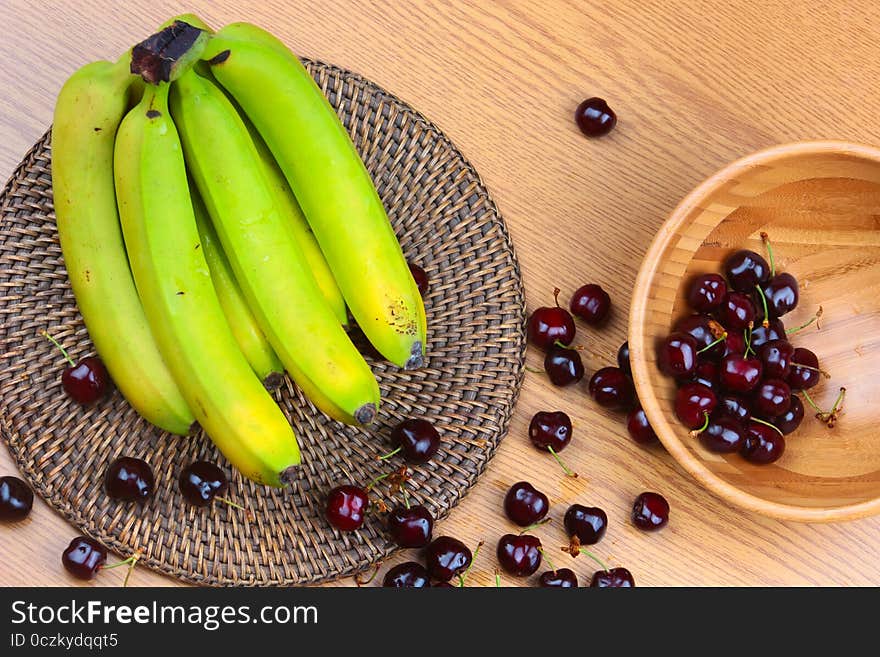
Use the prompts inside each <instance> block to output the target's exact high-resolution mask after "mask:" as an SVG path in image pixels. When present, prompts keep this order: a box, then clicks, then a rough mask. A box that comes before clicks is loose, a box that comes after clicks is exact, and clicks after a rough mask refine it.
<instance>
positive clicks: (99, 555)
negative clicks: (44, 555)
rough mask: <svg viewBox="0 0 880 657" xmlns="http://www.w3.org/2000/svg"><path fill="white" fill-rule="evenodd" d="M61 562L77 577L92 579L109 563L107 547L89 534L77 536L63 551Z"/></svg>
mask: <svg viewBox="0 0 880 657" xmlns="http://www.w3.org/2000/svg"><path fill="white" fill-rule="evenodd" d="M61 563H62V564H63V565H64V568H65V569H66V570H67V572H69V573H70V574H71V575H73V576H74V577H76V578H77V579H92V578H94V577H95V575H97V574H98V571H100V570H101V568H102V567H103V566H104V564H105V563H107V548H105V547H104V546H103V545H101V544H100V543H98V542H97V541H95V540H93V539H91V538H88V537H87V536H77V537H76V538H74V539H73V540H72V541H70V544H69V545H68V546H67V548H66V549H65V550H64V552H63V553H62V555H61Z"/></svg>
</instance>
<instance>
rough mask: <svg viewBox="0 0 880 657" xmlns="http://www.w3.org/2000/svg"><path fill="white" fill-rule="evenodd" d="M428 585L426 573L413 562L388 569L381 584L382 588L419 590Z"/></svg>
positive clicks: (420, 566)
mask: <svg viewBox="0 0 880 657" xmlns="http://www.w3.org/2000/svg"><path fill="white" fill-rule="evenodd" d="M430 585H431V580H430V576H429V575H428V571H427V570H426V569H425V567H424V566H423V565H422V564H420V563H416V562H415V561H406V562H404V563H400V564H397V565H396V566H394V567H393V568H390V569H389V570H388V572H387V573H385V579H384V580H383V582H382V586H384V587H387V588H395V589H421V588H426V587H428V586H430Z"/></svg>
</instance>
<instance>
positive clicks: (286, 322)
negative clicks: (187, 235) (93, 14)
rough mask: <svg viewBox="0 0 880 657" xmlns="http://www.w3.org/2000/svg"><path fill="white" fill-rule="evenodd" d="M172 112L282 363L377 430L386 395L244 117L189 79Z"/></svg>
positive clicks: (177, 86)
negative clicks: (333, 305)
mask: <svg viewBox="0 0 880 657" xmlns="http://www.w3.org/2000/svg"><path fill="white" fill-rule="evenodd" d="M171 108H172V115H173V117H174V121H175V123H176V125H177V126H178V128H179V130H180V135H181V141H182V142H183V148H184V153H185V155H186V160H187V164H188V165H189V168H190V171H191V172H192V176H193V179H194V181H195V183H196V186H197V187H198V189H199V193H200V194H201V196H202V199H203V200H204V201H205V205H206V207H207V208H208V213H209V215H210V216H211V219H212V221H213V224H214V228H215V229H216V230H217V234H218V235H219V236H220V241H221V243H222V244H223V250H224V252H225V253H226V256H227V257H228V258H229V261H230V263H231V265H232V269H233V271H234V272H235V278H236V281H237V282H238V284H239V286H241V289H242V291H243V292H244V294H245V298H246V299H247V300H248V305H249V306H250V308H251V310H252V311H253V313H254V315H255V316H256V318H257V321H258V323H259V325H260V328H261V329H262V330H263V333H264V334H265V335H266V337H267V338H268V339H269V343H270V344H271V345H272V347H273V349H274V350H275V353H276V354H278V357H279V358H280V359H281V362H282V363H284V366H285V367H286V368H287V371H288V372H289V373H290V375H291V376H292V377H293V378H294V380H295V381H297V383H299V384H300V385H301V387H302V388H303V390H304V391H306V390H308V389H309V388H312V389H318V390H320V391H321V392H322V393H323V395H322V397H320V398H318V399H312V401H313V402H314V403H315V404H316V405H318V404H321V403H322V402H324V401H327V400H329V401H330V402H331V403H332V408H328V409H327V412H328V414H331V415H332V414H333V413H334V412H337V411H338V410H340V409H341V410H342V411H343V412H344V413H345V416H346V418H347V419H348V420H349V421H352V422H354V423H357V424H368V423H369V422H371V421H372V420H373V418H374V417H375V415H376V411H377V409H378V405H379V386H378V384H377V383H376V379H375V377H374V376H373V373H372V371H371V370H370V367H369V366H368V365H367V363H366V361H365V360H364V358H363V356H361V354H360V353H359V352H358V351H357V349H356V348H355V346H354V345H353V344H352V343H351V341H350V340H349V338H348V336H347V335H346V334H345V331H344V330H343V328H342V327H341V326H340V324H339V321H338V319H337V318H336V317H335V315H334V314H333V312H332V311H331V309H330V306H329V305H328V304H327V302H326V300H325V299H324V297H323V295H322V293H321V290H320V289H319V288H318V285H317V283H316V282H315V278H314V276H313V275H312V273H311V272H310V270H309V266H308V262H307V260H306V259H305V256H304V255H303V252H302V249H301V247H300V246H299V244H298V243H297V241H296V239H295V238H294V235H293V233H292V232H291V231H290V230H289V228H288V227H287V226H286V225H285V224H286V222H287V218H286V217H283V216H282V215H281V212H280V211H279V208H278V204H277V201H276V196H275V194H273V193H272V190H271V188H270V186H269V183H268V181H267V178H266V176H265V174H264V170H263V166H262V164H261V162H260V160H259V155H258V154H257V150H256V147H255V146H254V143H253V140H252V139H251V137H250V135H249V134H248V131H247V128H246V127H245V125H244V123H243V122H242V119H241V117H239V115H238V113H237V112H236V110H235V107H233V105H232V103H231V102H230V101H229V100H228V99H227V98H226V95H225V94H224V93H223V92H222V91H221V90H220V89H219V88H217V87H216V86H215V85H214V84H213V83H212V82H211V81H209V80H207V79H205V78H203V77H201V76H200V75H198V74H197V73H196V72H195V71H189V72H187V73H185V74H184V75H182V76H181V77H180V79H178V80H177V81H176V82H175V83H174V85H173V87H172V93H171ZM206 127H208V128H207V129H206ZM322 410H324V409H323V408H322Z"/></svg>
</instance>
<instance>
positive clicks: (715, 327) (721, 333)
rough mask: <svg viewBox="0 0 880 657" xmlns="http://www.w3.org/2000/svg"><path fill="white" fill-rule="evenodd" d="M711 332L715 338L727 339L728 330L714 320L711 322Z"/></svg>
mask: <svg viewBox="0 0 880 657" xmlns="http://www.w3.org/2000/svg"><path fill="white" fill-rule="evenodd" d="M709 332H710V333H711V334H712V337H713V338H721V337H725V338H726V337H727V329H725V328H724V327H723V326H721V324H719V323H718V322H717V321H715V320H714V319H710V320H709Z"/></svg>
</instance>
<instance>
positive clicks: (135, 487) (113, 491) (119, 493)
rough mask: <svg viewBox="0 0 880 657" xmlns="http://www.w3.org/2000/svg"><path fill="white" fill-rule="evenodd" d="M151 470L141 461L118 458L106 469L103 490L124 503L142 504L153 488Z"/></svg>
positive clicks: (129, 457)
mask: <svg viewBox="0 0 880 657" xmlns="http://www.w3.org/2000/svg"><path fill="white" fill-rule="evenodd" d="M155 484H156V482H155V479H154V477H153V469H152V468H151V467H150V464H149V463H147V462H146V461H144V460H143V459H138V458H134V457H132V456H120V457H119V458H117V459H116V460H115V461H113V462H112V463H111V464H110V467H108V468H107V474H106V476H105V478H104V488H105V489H106V490H107V494H108V495H109V496H110V497H112V498H114V499H117V500H122V501H125V502H135V501H136V502H143V501H145V500H147V499H148V498H149V497H150V496H151V495H152V494H153V490H154V488H155Z"/></svg>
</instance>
